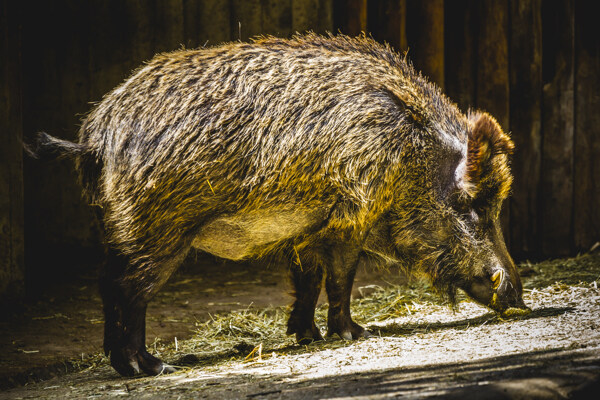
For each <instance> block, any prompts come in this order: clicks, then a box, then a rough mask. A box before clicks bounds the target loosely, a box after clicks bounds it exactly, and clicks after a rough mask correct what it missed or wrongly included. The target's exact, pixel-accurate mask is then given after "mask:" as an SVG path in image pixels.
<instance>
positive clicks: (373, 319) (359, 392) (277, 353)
mask: <svg viewBox="0 0 600 400" xmlns="http://www.w3.org/2000/svg"><path fill="white" fill-rule="evenodd" d="M521 268H522V270H523V272H524V275H525V277H524V281H525V287H526V291H525V296H524V298H525V302H526V303H527V305H528V306H530V307H531V308H532V312H531V313H530V314H528V315H526V316H520V317H514V318H507V319H503V318H500V317H498V316H496V315H495V314H492V313H490V312H489V311H488V310H487V309H485V308H483V307H480V306H478V305H476V304H474V303H473V302H471V301H469V300H468V299H466V298H463V299H461V302H460V304H459V307H458V309H457V310H452V309H450V308H449V307H448V306H447V305H445V304H442V303H441V302H440V301H439V299H438V298H437V297H436V296H434V295H432V294H430V292H429V291H428V290H427V289H428V288H427V287H426V285H424V284H421V283H419V282H413V283H412V284H410V285H408V286H402V287H387V288H377V287H366V288H365V289H364V290H363V292H364V296H363V297H361V298H358V299H356V300H354V302H353V315H354V316H355V319H356V320H357V322H359V323H361V324H363V325H365V326H368V327H369V329H370V330H371V332H373V333H374V334H375V336H376V337H374V338H371V339H368V340H360V341H356V342H345V341H342V340H339V339H337V338H336V339H332V340H328V341H326V342H322V343H315V344H312V345H309V346H297V345H295V344H294V343H293V340H292V338H290V337H288V336H286V335H285V319H286V310H285V309H284V308H273V307H271V308H266V309H265V308H261V309H254V308H248V309H244V310H241V311H235V312H231V313H227V314H218V315H213V316H212V319H211V320H209V321H207V322H202V323H198V324H197V326H196V329H197V334H196V335H195V336H194V337H193V338H192V339H190V340H186V341H179V342H177V343H175V342H172V343H171V342H170V343H167V344H163V343H160V342H158V343H155V345H154V346H151V348H153V351H154V352H155V353H157V354H159V355H160V356H161V357H162V358H163V359H165V360H166V361H168V362H171V363H174V364H176V365H179V366H180V368H181V371H180V372H178V373H175V374H172V375H165V376H159V377H151V378H149V377H141V378H136V379H124V378H120V377H118V376H117V374H116V373H115V372H114V371H112V370H111V369H110V368H109V367H108V366H107V365H106V360H104V359H102V360H100V358H99V360H100V362H99V363H98V365H94V366H93V367H92V368H89V369H87V370H84V371H81V372H77V373H72V374H69V375H65V376H63V377H60V378H56V379H53V380H50V381H46V382H43V383H41V384H36V385H30V386H28V387H23V388H17V389H12V390H10V391H7V392H4V393H0V397H3V396H8V397H10V398H18V397H45V398H82V397H104V396H114V395H122V396H128V395H135V396H136V397H141V398H144V397H147V398H165V397H167V398H202V397H208V398H271V397H272V398H281V397H283V398H388V397H395V396H403V397H406V398H423V397H436V396H439V397H441V398H465V396H468V397H470V398H473V397H475V398H478V397H487V398H564V397H566V396H571V397H575V398H587V397H585V396H587V395H588V394H590V393H595V394H597V393H600V392H598V390H600V380H599V379H600V329H599V328H600V326H599V325H600V289H598V286H597V285H598V277H599V275H600V256H599V255H598V254H592V255H585V256H581V257H578V258H574V259H569V260H555V261H552V262H544V263H540V264H527V265H523V266H522V267H521ZM325 314H326V305H325V306H322V307H320V308H319V310H318V315H317V321H318V324H319V325H320V326H321V327H324V326H325V321H324V316H325ZM589 398H594V397H589Z"/></svg>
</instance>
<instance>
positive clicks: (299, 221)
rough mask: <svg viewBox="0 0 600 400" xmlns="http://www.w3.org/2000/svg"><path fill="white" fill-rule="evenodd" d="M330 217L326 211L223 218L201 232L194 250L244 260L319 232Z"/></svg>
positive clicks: (255, 213) (270, 212)
mask: <svg viewBox="0 0 600 400" xmlns="http://www.w3.org/2000/svg"><path fill="white" fill-rule="evenodd" d="M326 217H327V210H326V209H323V208H315V209H307V208H297V209H285V210H258V211H253V212H250V213H240V214H233V215H222V216H220V217H217V218H216V219H213V220H212V221H210V222H208V223H207V224H206V225H204V226H202V228H200V230H199V231H198V233H197V234H196V237H195V238H194V240H193V241H192V246H193V247H195V248H196V249H199V250H203V251H206V252H208V253H211V254H214V255H216V256H218V257H221V258H227V259H230V260H241V259H244V258H248V257H251V256H253V255H256V254H257V253H259V252H261V249H262V248H264V247H265V246H268V245H270V244H274V243H277V242H280V241H282V240H285V239H289V238H292V237H294V236H298V235H300V234H303V233H308V232H310V231H313V230H315V229H317V228H318V227H319V226H321V225H322V223H323V222H324V220H325V218H326Z"/></svg>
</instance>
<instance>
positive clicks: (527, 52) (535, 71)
mask: <svg viewBox="0 0 600 400" xmlns="http://www.w3.org/2000/svg"><path fill="white" fill-rule="evenodd" d="M541 12H542V1H541V0H522V1H518V2H511V5H510V18H511V40H510V71H511V72H510V131H511V136H512V139H513V141H514V142H515V153H514V155H513V158H512V172H513V175H514V183H513V195H512V197H511V199H510V216H511V221H510V223H511V230H510V238H511V249H512V253H513V257H515V258H523V257H539V255H540V254H539V253H540V237H539V231H538V221H539V218H540V214H539V209H538V207H539V197H538V193H539V190H540V172H541V171H540V170H541V162H542V158H541V146H542V138H541V134H542V132H541V118H542V106H541V101H542V14H541Z"/></svg>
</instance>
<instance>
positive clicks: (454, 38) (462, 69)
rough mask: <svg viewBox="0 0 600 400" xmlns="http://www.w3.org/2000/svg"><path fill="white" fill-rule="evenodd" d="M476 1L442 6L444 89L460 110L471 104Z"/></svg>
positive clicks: (475, 51)
mask: <svg viewBox="0 0 600 400" xmlns="http://www.w3.org/2000/svg"><path fill="white" fill-rule="evenodd" d="M476 1H477V0H455V1H453V2H452V7H445V8H444V13H445V22H444V58H445V60H444V67H445V79H444V84H445V90H446V93H447V94H448V96H450V98H451V99H452V100H453V101H455V102H456V103H457V104H458V106H459V107H460V108H461V109H462V110H463V112H465V111H467V110H468V109H469V108H471V107H474V106H475V90H476V87H477V85H476V81H475V76H476V73H475V71H476V67H477V57H476V55H477V54H476V53H477V40H476V39H477V36H478V35H477V28H478V25H477V24H476V22H477V19H476V17H477V16H476V11H477V9H476V7H475V6H476Z"/></svg>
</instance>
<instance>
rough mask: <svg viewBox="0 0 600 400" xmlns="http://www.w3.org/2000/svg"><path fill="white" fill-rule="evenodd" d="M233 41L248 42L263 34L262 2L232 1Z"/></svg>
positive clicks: (250, 0) (258, 0)
mask: <svg viewBox="0 0 600 400" xmlns="http://www.w3.org/2000/svg"><path fill="white" fill-rule="evenodd" d="M231 4H232V5H231V40H241V41H247V40H248V39H249V38H251V37H253V36H256V35H259V34H261V33H262V5H261V0H232V3H231Z"/></svg>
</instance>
